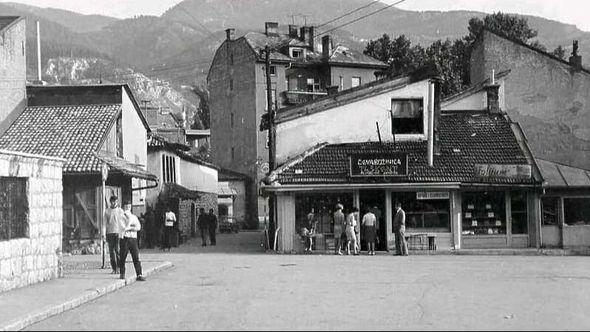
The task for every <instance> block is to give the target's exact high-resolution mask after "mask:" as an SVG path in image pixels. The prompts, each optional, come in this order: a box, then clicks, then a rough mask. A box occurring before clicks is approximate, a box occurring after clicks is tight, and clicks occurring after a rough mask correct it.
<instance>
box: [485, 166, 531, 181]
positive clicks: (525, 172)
mask: <svg viewBox="0 0 590 332" xmlns="http://www.w3.org/2000/svg"><path fill="white" fill-rule="evenodd" d="M475 176H477V177H481V178H503V179H530V178H531V177H532V168H531V165H501V164H475Z"/></svg>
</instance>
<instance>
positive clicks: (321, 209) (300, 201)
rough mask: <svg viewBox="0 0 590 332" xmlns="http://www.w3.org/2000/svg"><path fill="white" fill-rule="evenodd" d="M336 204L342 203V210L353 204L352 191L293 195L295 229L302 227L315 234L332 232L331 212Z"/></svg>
mask: <svg viewBox="0 0 590 332" xmlns="http://www.w3.org/2000/svg"><path fill="white" fill-rule="evenodd" d="M336 204H342V205H343V206H344V211H349V210H350V209H352V206H353V195H352V193H320V194H300V195H297V196H296V197H295V230H296V232H298V233H299V232H301V230H302V229H303V228H306V229H307V230H308V231H311V228H313V232H314V233H315V234H326V233H328V234H332V233H333V232H334V230H333V214H334V212H335V211H336Z"/></svg>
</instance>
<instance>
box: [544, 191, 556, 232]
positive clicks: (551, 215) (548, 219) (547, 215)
mask: <svg viewBox="0 0 590 332" xmlns="http://www.w3.org/2000/svg"><path fill="white" fill-rule="evenodd" d="M558 202H559V198H558V197H543V198H542V199H541V209H542V210H543V220H542V222H543V226H557V225H558V221H559V219H558V213H559V212H558V211H559V205H558V204H559V203H558Z"/></svg>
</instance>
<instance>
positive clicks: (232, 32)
mask: <svg viewBox="0 0 590 332" xmlns="http://www.w3.org/2000/svg"><path fill="white" fill-rule="evenodd" d="M225 38H226V39H227V40H234V39H236V29H225Z"/></svg>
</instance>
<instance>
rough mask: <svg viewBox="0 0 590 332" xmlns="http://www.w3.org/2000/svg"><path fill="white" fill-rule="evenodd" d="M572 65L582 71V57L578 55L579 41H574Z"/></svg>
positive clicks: (571, 57)
mask: <svg viewBox="0 0 590 332" xmlns="http://www.w3.org/2000/svg"><path fill="white" fill-rule="evenodd" d="M570 65H572V66H573V67H574V68H575V69H577V70H580V69H582V56H581V55H578V41H577V40H574V41H573V45H572V56H570Z"/></svg>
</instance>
